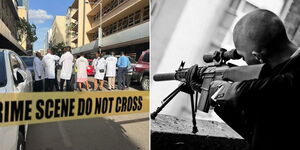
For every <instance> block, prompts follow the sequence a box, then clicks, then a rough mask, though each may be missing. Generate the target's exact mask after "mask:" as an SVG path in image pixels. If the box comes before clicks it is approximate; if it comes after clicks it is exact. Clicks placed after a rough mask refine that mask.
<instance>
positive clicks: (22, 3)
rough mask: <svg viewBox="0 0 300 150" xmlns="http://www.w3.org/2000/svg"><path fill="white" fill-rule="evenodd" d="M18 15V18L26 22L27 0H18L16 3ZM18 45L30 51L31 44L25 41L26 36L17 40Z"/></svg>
mask: <svg viewBox="0 0 300 150" xmlns="http://www.w3.org/2000/svg"><path fill="white" fill-rule="evenodd" d="M17 6H18V7H17V8H18V15H19V18H21V19H25V20H26V21H28V0H18V1H17ZM19 44H21V46H22V47H23V48H24V49H26V50H29V49H32V45H31V43H30V42H29V41H28V40H27V36H26V35H24V36H23V37H22V39H21V40H19Z"/></svg>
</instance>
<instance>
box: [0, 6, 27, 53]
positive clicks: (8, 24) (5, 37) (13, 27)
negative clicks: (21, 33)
mask: <svg viewBox="0 0 300 150" xmlns="http://www.w3.org/2000/svg"><path fill="white" fill-rule="evenodd" d="M18 20H19V16H18V11H17V2H16V1H15V0H1V1H0V29H1V30H0V48H5V49H11V50H14V51H15V52H17V53H18V54H22V55H24V54H25V49H24V48H23V47H22V46H21V45H20V44H19V43H18V41H17V36H18V32H17V21H18Z"/></svg>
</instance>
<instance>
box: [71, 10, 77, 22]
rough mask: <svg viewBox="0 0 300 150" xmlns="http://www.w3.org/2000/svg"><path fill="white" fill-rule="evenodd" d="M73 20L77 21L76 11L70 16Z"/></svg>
mask: <svg viewBox="0 0 300 150" xmlns="http://www.w3.org/2000/svg"><path fill="white" fill-rule="evenodd" d="M71 18H73V19H74V20H78V9H76V11H75V13H74V14H73V15H72V17H71Z"/></svg>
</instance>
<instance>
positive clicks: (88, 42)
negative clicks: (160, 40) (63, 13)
mask: <svg viewBox="0 0 300 150" xmlns="http://www.w3.org/2000/svg"><path fill="white" fill-rule="evenodd" d="M71 8H73V9H75V10H76V11H75V12H74V14H73V15H72V18H73V19H74V20H75V24H76V25H75V26H74V28H73V31H74V32H75V33H76V34H75V36H74V38H73V41H72V42H73V43H75V44H77V48H75V49H73V53H74V54H79V53H93V52H97V51H101V52H111V51H115V52H116V53H119V52H121V51H124V52H125V53H128V54H129V55H131V56H133V57H136V58H137V57H138V56H139V55H140V54H141V52H142V51H143V50H146V49H149V0H75V1H74V3H73V4H72V6H71ZM99 33H100V34H99ZM99 36H100V37H99Z"/></svg>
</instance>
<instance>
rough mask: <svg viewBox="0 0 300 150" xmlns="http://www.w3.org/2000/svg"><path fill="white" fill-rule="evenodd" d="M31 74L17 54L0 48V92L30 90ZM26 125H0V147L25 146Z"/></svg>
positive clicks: (21, 147) (17, 147) (12, 149)
mask: <svg viewBox="0 0 300 150" xmlns="http://www.w3.org/2000/svg"><path fill="white" fill-rule="evenodd" d="M32 82H33V81H32V75H31V72H30V71H29V69H28V68H27V67H26V65H25V64H24V62H23V61H22V60H21V58H20V57H19V55H18V54H16V53H15V52H13V51H11V50H4V49H0V93H19V92H32ZM26 132H27V125H20V126H18V125H14V126H3V127H0V149H5V150H17V149H18V150H19V149H24V148H25V140H26Z"/></svg>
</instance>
